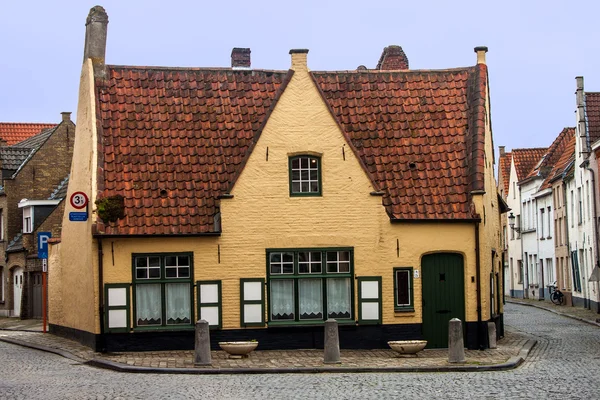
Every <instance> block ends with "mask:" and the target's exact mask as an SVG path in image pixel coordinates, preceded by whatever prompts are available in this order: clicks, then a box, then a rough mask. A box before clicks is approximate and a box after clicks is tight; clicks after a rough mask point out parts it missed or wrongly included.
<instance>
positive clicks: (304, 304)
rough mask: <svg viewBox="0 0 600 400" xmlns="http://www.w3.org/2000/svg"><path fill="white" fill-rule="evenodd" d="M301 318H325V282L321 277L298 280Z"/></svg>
mask: <svg viewBox="0 0 600 400" xmlns="http://www.w3.org/2000/svg"><path fill="white" fill-rule="evenodd" d="M298 302H299V303H300V304H299V305H300V319H323V283H322V281H321V279H300V280H298Z"/></svg>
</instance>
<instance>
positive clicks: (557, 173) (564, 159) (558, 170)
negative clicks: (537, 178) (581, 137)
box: [541, 128, 576, 189]
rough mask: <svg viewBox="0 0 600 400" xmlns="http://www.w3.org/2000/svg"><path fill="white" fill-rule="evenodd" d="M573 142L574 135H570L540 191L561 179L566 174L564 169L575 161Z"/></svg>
mask: <svg viewBox="0 0 600 400" xmlns="http://www.w3.org/2000/svg"><path fill="white" fill-rule="evenodd" d="M571 129H573V128H571ZM575 140H576V139H575V135H574V134H573V135H570V137H569V141H568V142H567V145H566V146H565V149H564V150H563V153H562V154H561V156H560V158H559V159H558V161H557V162H556V164H554V168H552V171H550V174H548V177H547V178H546V180H545V181H544V183H543V184H542V187H541V188H542V189H546V188H548V187H550V186H552V182H554V181H556V180H557V179H559V178H561V177H562V176H563V174H564V173H565V172H566V168H567V167H568V166H569V164H571V163H572V162H573V161H575Z"/></svg>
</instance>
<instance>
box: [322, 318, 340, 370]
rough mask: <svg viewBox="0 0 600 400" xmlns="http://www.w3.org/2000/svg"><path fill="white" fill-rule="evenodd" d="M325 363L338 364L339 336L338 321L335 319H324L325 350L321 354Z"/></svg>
mask: <svg viewBox="0 0 600 400" xmlns="http://www.w3.org/2000/svg"><path fill="white" fill-rule="evenodd" d="M323 362H324V363H325V364H340V363H341V361H340V337H339V333H338V323H337V321H336V320H335V319H328V320H327V321H325V352H324V355H323Z"/></svg>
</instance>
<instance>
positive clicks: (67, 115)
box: [60, 111, 71, 122]
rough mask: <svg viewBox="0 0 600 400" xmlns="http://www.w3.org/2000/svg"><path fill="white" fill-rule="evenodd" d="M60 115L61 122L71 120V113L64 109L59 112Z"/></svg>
mask: <svg viewBox="0 0 600 400" xmlns="http://www.w3.org/2000/svg"><path fill="white" fill-rule="evenodd" d="M60 114H61V115H62V120H63V122H69V121H70V120H71V113H70V112H67V111H64V112H61V113H60Z"/></svg>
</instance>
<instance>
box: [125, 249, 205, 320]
mask: <svg viewBox="0 0 600 400" xmlns="http://www.w3.org/2000/svg"><path fill="white" fill-rule="evenodd" d="M131 264H132V276H133V279H132V282H133V316H134V317H133V327H134V329H136V330H157V329H159V330H164V329H167V330H171V329H172V330H186V329H194V321H193V319H194V315H195V312H194V283H193V281H192V277H193V276H194V257H193V253H191V252H181V253H135V254H132V263H131ZM186 285H187V287H186Z"/></svg>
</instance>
